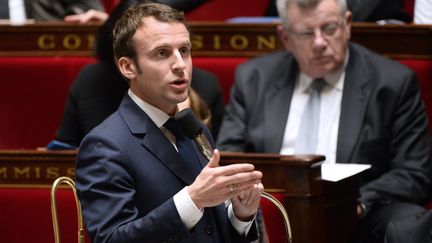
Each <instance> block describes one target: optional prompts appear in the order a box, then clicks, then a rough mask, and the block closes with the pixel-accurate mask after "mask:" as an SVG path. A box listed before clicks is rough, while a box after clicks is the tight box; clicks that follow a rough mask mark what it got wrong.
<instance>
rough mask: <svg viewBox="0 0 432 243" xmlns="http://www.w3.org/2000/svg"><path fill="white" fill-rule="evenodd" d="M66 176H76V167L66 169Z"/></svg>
mask: <svg viewBox="0 0 432 243" xmlns="http://www.w3.org/2000/svg"><path fill="white" fill-rule="evenodd" d="M66 176H69V177H70V178H75V167H69V168H68V169H67V171H66Z"/></svg>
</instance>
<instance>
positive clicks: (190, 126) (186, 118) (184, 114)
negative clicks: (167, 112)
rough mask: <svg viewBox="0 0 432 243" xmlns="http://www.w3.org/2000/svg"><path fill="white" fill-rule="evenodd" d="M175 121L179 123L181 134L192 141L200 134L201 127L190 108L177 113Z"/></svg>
mask: <svg viewBox="0 0 432 243" xmlns="http://www.w3.org/2000/svg"><path fill="white" fill-rule="evenodd" d="M175 119H176V120H177V121H178V122H179V123H180V126H181V128H182V131H183V133H184V134H185V135H186V136H187V137H189V138H191V139H194V138H196V137H198V135H200V134H201V133H202V130H203V129H202V125H201V122H200V121H199V120H198V118H197V117H196V116H195V114H194V113H193V111H192V110H191V109H190V108H186V109H183V110H181V111H180V112H178V113H177V114H176V116H175Z"/></svg>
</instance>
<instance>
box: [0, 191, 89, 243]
mask: <svg viewBox="0 0 432 243" xmlns="http://www.w3.org/2000/svg"><path fill="white" fill-rule="evenodd" d="M57 201H58V203H57V207H58V218H59V225H60V235H61V242H63V243H76V242H77V236H78V233H77V217H76V209H75V199H74V197H73V194H72V191H71V190H69V189H59V190H58V191H57ZM50 205H51V204H50V189H49V188H32V187H31V186H29V187H28V188H0V215H1V217H0V229H1V232H2V234H1V242H15V243H41V242H54V231H53V227H52V219H51V206H50ZM86 239H87V242H88V243H90V241H89V240H88V237H86Z"/></svg>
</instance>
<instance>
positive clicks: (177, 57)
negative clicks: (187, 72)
mask: <svg viewBox="0 0 432 243" xmlns="http://www.w3.org/2000/svg"><path fill="white" fill-rule="evenodd" d="M172 68H173V70H174V71H177V72H178V71H183V70H184V69H185V68H186V62H185V60H184V59H183V56H182V55H181V53H180V52H179V51H175V52H174V63H173V65H172Z"/></svg>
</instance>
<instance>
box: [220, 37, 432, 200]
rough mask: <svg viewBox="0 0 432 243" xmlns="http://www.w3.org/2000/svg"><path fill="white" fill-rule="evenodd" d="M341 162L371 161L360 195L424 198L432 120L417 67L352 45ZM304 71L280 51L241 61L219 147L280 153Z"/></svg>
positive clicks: (428, 181)
mask: <svg viewBox="0 0 432 243" xmlns="http://www.w3.org/2000/svg"><path fill="white" fill-rule="evenodd" d="M349 52H350V55H349V60H348V65H347V68H346V75H345V83H344V88H343V95H342V105H341V114H340V121H339V131H338V138H337V151H336V162H339V163H366V164H371V165H372V168H371V169H370V170H368V171H366V172H365V173H362V176H361V178H360V184H361V188H360V194H361V197H360V199H359V200H360V201H361V202H363V203H365V204H366V205H367V206H372V205H374V204H386V203H390V202H392V201H406V202H414V203H419V204H421V203H425V201H426V200H427V199H428V198H429V197H430V195H431V194H430V193H431V191H430V190H431V188H432V186H431V178H432V166H431V163H430V160H429V153H430V141H429V134H428V120H427V115H426V111H425V108H424V104H423V102H422V100H421V97H420V91H419V88H418V84H417V79H416V77H415V73H414V72H413V71H412V70H410V69H408V68H407V67H405V66H403V65H402V64H400V63H398V62H395V61H393V60H390V59H388V58H385V57H382V56H380V55H377V54H375V53H373V52H371V51H369V50H367V49H365V48H364V47H361V46H359V45H356V44H350V45H349ZM298 73H299V68H298V64H297V62H296V61H295V59H294V57H293V56H292V55H291V54H289V53H287V52H285V51H282V52H277V53H273V54H270V55H267V56H262V57H258V58H256V59H253V60H251V61H249V62H247V63H244V64H242V65H240V66H239V68H238V69H237V72H236V82H235V84H234V87H233V88H232V90H231V98H230V103H229V104H228V106H227V107H226V113H225V117H224V120H223V122H222V127H221V129H220V132H219V137H218V143H217V144H218V147H219V149H220V150H229V151H246V152H258V153H279V152H280V149H281V146H282V141H283V135H284V131H285V125H286V123H287V118H288V113H289V110H290V102H291V97H292V94H293V90H294V85H295V80H296V77H297V75H298Z"/></svg>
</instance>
